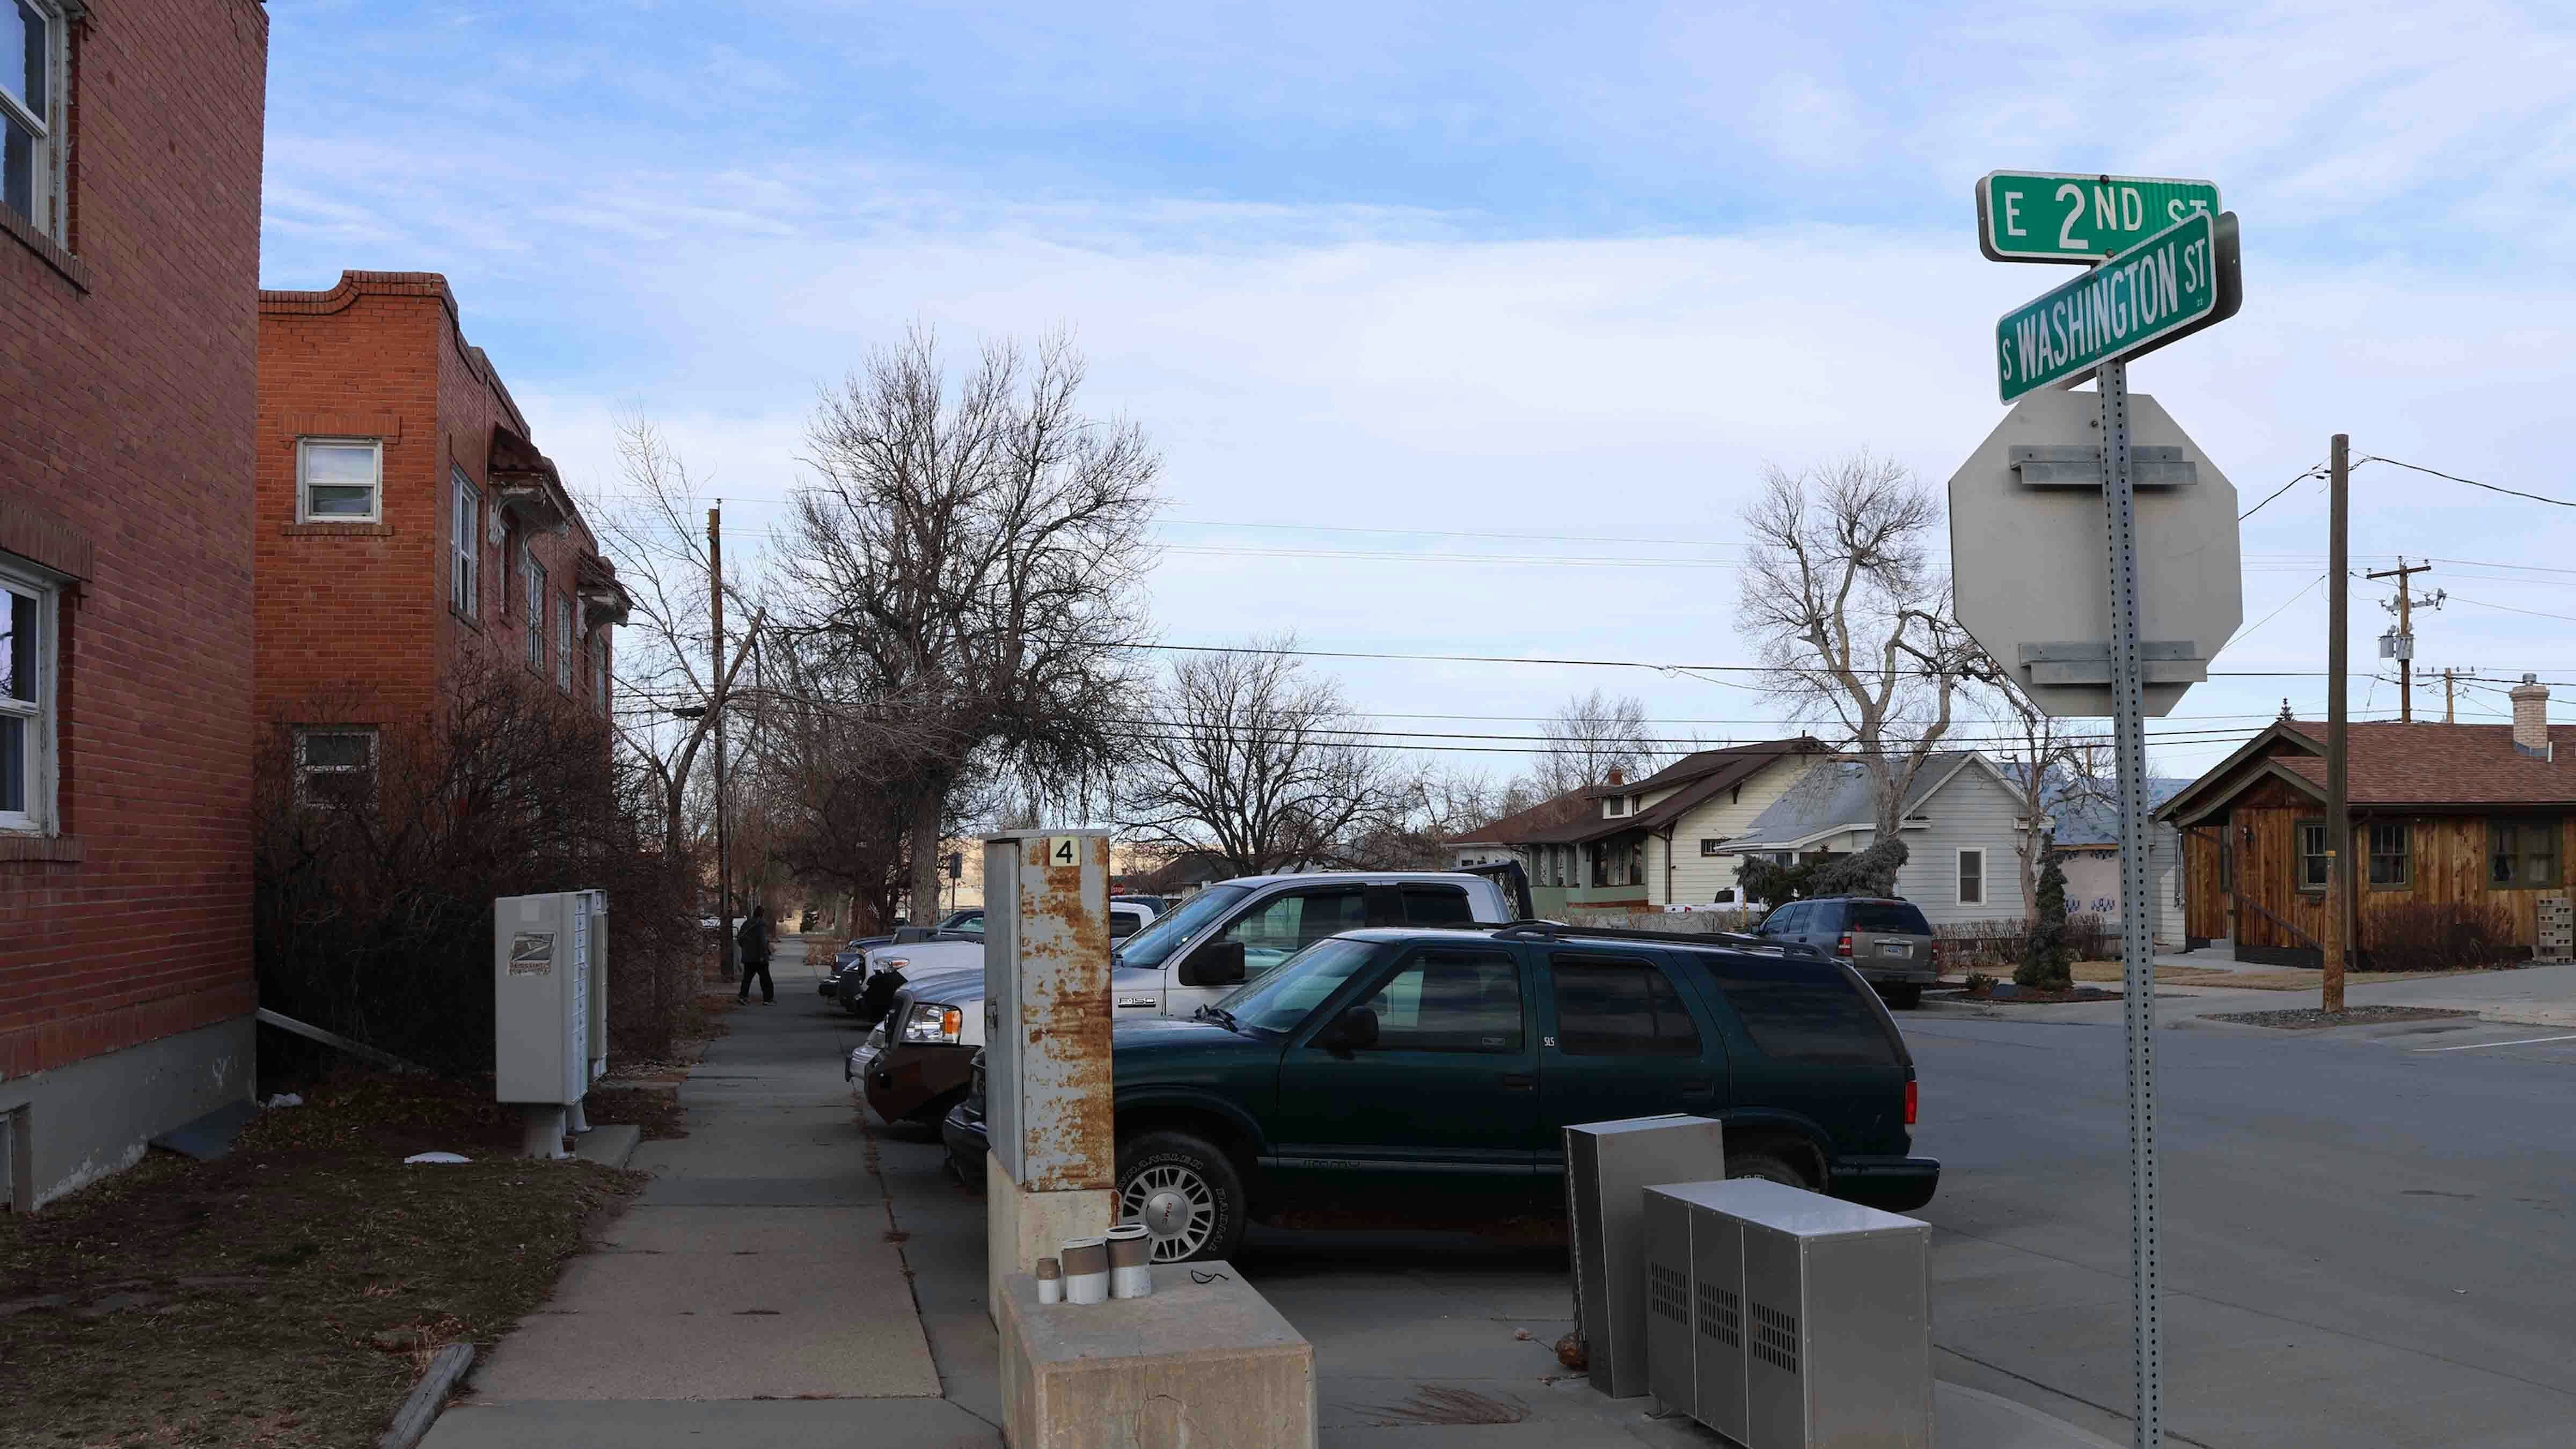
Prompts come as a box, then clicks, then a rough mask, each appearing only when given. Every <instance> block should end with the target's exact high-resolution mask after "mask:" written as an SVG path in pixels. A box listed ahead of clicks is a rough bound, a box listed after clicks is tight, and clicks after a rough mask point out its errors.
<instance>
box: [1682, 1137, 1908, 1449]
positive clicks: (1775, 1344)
mask: <svg viewBox="0 0 2576 1449" xmlns="http://www.w3.org/2000/svg"><path fill="white" fill-rule="evenodd" d="M1644 1219H1645V1234H1644V1236H1645V1254H1646V1283H1647V1289H1648V1295H1649V1314H1648V1327H1647V1359H1648V1364H1649V1369H1648V1372H1649V1377H1650V1380H1651V1384H1652V1388H1653V1391H1654V1394H1655V1397H1657V1398H1658V1399H1661V1400H1663V1401H1664V1403H1665V1404H1666V1405H1668V1406H1670V1407H1673V1408H1677V1409H1680V1410H1682V1411H1683V1412H1685V1413H1687V1414H1689V1415H1690V1416H1691V1417H1692V1418H1694V1419H1697V1420H1699V1421H1700V1422H1701V1423H1703V1424H1705V1425H1707V1426H1708V1427H1709V1428H1711V1429H1714V1430H1716V1431H1717V1432H1718V1433H1720V1434H1723V1435H1725V1436H1726V1437H1727V1438H1729V1439H1732V1440H1734V1441H1735V1442H1736V1443H1738V1444H1740V1445H1743V1446H1745V1449H1931V1444H1932V1269H1931V1254H1930V1249H1931V1238H1932V1229H1931V1227H1930V1225H1929V1224H1926V1223H1921V1222H1917V1221H1915V1220H1914V1219H1912V1218H1907V1217H1899V1216H1897V1215H1896V1214H1894V1213H1886V1212H1880V1211H1879V1210H1877V1209H1876V1208H1866V1207H1861V1206H1859V1205H1857V1204H1854V1203H1846V1202H1837V1201H1835V1200H1834V1199H1832V1198H1829V1197H1825V1196H1823V1195H1821V1194H1818V1193H1812V1192H1807V1191H1804V1190H1802V1189H1799V1188H1794V1187H1786V1186H1783V1185H1781V1184H1779V1183H1776V1182H1764V1181H1761V1180H1759V1179H1755V1178H1744V1179H1740V1180H1738V1181H1735V1182H1700V1183H1685V1184H1678V1185H1673V1186H1661V1187H1649V1188H1647V1189H1646V1192H1645V1206H1644Z"/></svg>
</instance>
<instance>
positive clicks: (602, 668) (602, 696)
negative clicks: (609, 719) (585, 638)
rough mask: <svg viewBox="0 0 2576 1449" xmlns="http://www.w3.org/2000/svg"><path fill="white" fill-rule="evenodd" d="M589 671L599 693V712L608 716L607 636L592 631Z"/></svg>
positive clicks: (603, 715)
mask: <svg viewBox="0 0 2576 1449" xmlns="http://www.w3.org/2000/svg"><path fill="white" fill-rule="evenodd" d="M590 670H591V674H592V675H593V677H594V678H595V680H596V682H597V689H598V691H599V712H600V714H601V716H602V717H605V716H606V715H607V714H608V636H607V635H606V634H604V633H601V632H600V631H598V630H596V629H594V630H592V631H591V635H590Z"/></svg>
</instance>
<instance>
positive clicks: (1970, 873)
mask: <svg viewBox="0 0 2576 1449" xmlns="http://www.w3.org/2000/svg"><path fill="white" fill-rule="evenodd" d="M1985 903H1986V853H1985V852H1984V851H1982V850H1963V851H1960V852H1959V904H1961V905H1963V906H1982V905H1984V904H1985Z"/></svg>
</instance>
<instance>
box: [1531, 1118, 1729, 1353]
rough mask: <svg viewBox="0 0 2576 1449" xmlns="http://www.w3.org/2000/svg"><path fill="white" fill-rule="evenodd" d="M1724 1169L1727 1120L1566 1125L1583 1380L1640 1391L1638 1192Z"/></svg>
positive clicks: (1642, 1319)
mask: <svg viewBox="0 0 2576 1449" xmlns="http://www.w3.org/2000/svg"><path fill="white" fill-rule="evenodd" d="M1724 1176H1726V1124H1724V1123H1722V1122H1719V1121H1718V1120H1717V1119H1715V1118H1713V1117H1696V1116H1692V1115H1690V1114H1688V1113H1675V1114H1673V1115H1670V1116H1664V1117H1630V1118H1626V1119H1624V1120H1621V1121H1617V1122H1582V1123H1577V1124H1575V1125H1573V1126H1570V1127H1568V1128H1566V1129H1565V1216H1566V1221H1567V1223H1568V1224H1569V1225H1570V1226H1571V1228H1572V1230H1573V1237H1574V1326H1575V1328H1576V1329H1577V1330H1578V1331H1580V1332H1581V1333H1582V1335H1583V1344H1584V1351H1585V1352H1586V1353H1587V1354H1588V1355H1589V1356H1590V1364H1591V1367H1590V1373H1591V1376H1592V1387H1594V1388H1595V1389H1598V1390H1600V1391H1601V1392H1602V1393H1603V1394H1606V1395H1608V1396H1609V1397H1611V1398H1614V1399H1629V1398H1635V1397H1636V1396H1637V1395H1639V1394H1642V1393H1645V1392H1646V1391H1647V1387H1648V1386H1647V1380H1646V1303H1647V1280H1646V1239H1645V1232H1646V1229H1645V1217H1644V1211H1645V1196H1644V1195H1645V1191H1646V1189H1647V1188H1648V1187H1650V1186H1652V1185H1654V1184H1655V1183H1659V1182H1698V1181H1701V1180H1703V1179H1715V1178H1722V1177H1724Z"/></svg>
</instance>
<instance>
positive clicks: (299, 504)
mask: <svg viewBox="0 0 2576 1449" xmlns="http://www.w3.org/2000/svg"><path fill="white" fill-rule="evenodd" d="M316 443H320V444H323V445H325V446H327V447H333V448H359V447H363V448H366V449H369V450H370V451H372V452H373V453H374V454H375V458H376V483H375V489H374V492H373V495H372V497H371V498H370V499H369V501H368V504H367V512H366V515H365V516H364V517H360V516H359V515H357V514H354V513H315V512H314V511H313V489H312V483H311V480H310V478H309V477H308V476H307V473H306V470H305V466H304V460H305V452H306V450H307V449H309V448H311V447H312V446H313V445H314V444H316ZM384 519H385V440H384V439H382V438H328V437H318V436H317V437H310V438H298V439H296V440H295V521H296V522H298V523H382V522H384Z"/></svg>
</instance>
